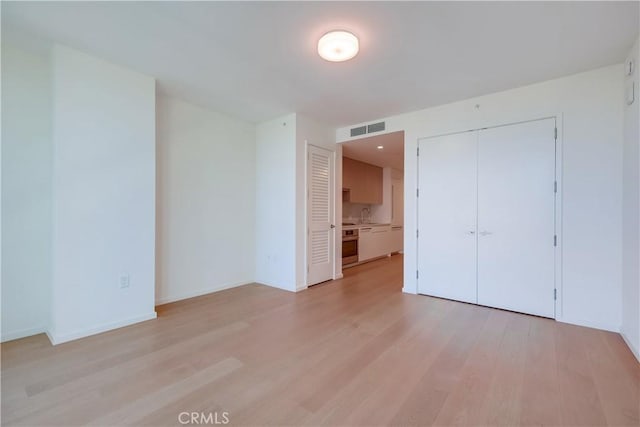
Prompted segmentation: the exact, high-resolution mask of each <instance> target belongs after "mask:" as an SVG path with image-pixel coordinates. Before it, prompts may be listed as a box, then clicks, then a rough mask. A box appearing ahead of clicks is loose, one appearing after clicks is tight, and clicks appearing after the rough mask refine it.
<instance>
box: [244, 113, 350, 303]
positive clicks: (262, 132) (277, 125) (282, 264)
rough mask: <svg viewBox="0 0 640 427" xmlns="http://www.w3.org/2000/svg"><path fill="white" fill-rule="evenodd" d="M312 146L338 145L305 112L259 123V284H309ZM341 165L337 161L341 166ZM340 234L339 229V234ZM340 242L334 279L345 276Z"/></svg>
mask: <svg viewBox="0 0 640 427" xmlns="http://www.w3.org/2000/svg"><path fill="white" fill-rule="evenodd" d="M308 144H312V145H316V146H319V147H323V148H326V149H329V150H331V151H335V149H336V144H335V137H334V133H333V131H332V130H331V129H330V128H328V127H326V126H323V125H321V124H319V123H316V122H315V121H313V120H311V119H309V118H307V117H305V116H303V115H300V114H295V113H294V114H289V115H287V116H284V117H280V118H277V119H274V120H270V121H268V122H264V123H260V124H258V125H257V128H256V274H255V277H256V281H257V282H259V283H263V284H265V285H269V286H274V287H277V288H281V289H286V290H289V291H299V290H302V289H305V288H306V287H307V284H306V281H307V260H306V245H307V243H306V242H307V241H306V238H307V205H306V202H307V197H306V188H307V187H306V185H307V178H306V177H307V145H308ZM336 157H338V156H336ZM336 160H337V159H336ZM338 168H340V169H338ZM341 168H342V165H341V163H339V162H338V161H336V170H341ZM337 175H340V174H337ZM338 188H342V179H341V176H336V189H338ZM340 193H341V192H340ZM341 215H342V211H341V210H340V207H336V218H340V217H341ZM339 232H340V230H339V229H338V228H336V235H337V236H339V235H340V234H339ZM338 240H339V239H336V251H335V253H336V268H335V269H334V277H340V273H339V272H340V271H341V268H342V266H341V264H339V262H340V260H341V258H340V257H341V256H342V251H341V249H342V246H341V243H340V246H338Z"/></svg>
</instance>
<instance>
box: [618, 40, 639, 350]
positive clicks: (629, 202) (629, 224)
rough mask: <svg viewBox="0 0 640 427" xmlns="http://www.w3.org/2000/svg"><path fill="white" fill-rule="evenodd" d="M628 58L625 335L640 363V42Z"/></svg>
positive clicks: (625, 191)
mask: <svg viewBox="0 0 640 427" xmlns="http://www.w3.org/2000/svg"><path fill="white" fill-rule="evenodd" d="M628 58H631V59H633V61H634V63H635V71H634V73H633V74H632V75H631V76H626V77H625V88H627V87H628V85H631V84H633V85H635V98H636V99H635V101H634V102H633V104H631V105H627V103H626V102H624V158H623V159H624V160H623V162H624V164H623V223H622V236H623V242H622V243H623V246H622V253H623V270H622V329H621V332H622V336H623V337H624V339H625V341H626V342H627V343H628V344H629V347H630V348H631V349H632V351H633V352H634V353H635V355H636V357H637V358H638V360H640V133H639V131H638V122H640V108H639V107H638V105H640V99H639V98H640V90H639V89H638V87H639V85H640V73H639V72H638V66H639V65H640V64H639V63H638V61H639V60H640V40H636V43H635V45H634V46H633V49H631V51H630V52H629V55H628ZM625 74H626V73H625ZM625 99H626V98H625Z"/></svg>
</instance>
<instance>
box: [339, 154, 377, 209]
mask: <svg viewBox="0 0 640 427" xmlns="http://www.w3.org/2000/svg"><path fill="white" fill-rule="evenodd" d="M342 188H343V197H342V201H343V202H350V203H365V204H374V205H381V204H382V168H381V167H378V166H374V165H370V164H368V163H364V162H360V161H358V160H354V159H350V158H348V157H343V158H342Z"/></svg>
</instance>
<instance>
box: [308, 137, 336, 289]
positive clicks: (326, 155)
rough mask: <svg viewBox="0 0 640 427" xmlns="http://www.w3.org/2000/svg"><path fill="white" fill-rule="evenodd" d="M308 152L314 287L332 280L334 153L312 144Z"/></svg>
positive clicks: (310, 279) (310, 257)
mask: <svg viewBox="0 0 640 427" xmlns="http://www.w3.org/2000/svg"><path fill="white" fill-rule="evenodd" d="M308 153H309V155H308V165H307V173H308V176H307V183H308V204H307V212H308V226H309V234H308V237H307V242H308V246H307V265H308V275H307V283H308V284H309V285H315V284H316V283H320V282H324V281H327V280H331V279H332V278H333V267H334V259H335V256H334V248H335V244H334V242H335V226H334V224H335V222H334V207H333V205H334V175H335V174H334V153H333V152H331V151H329V150H325V149H323V148H319V147H315V146H313V145H310V146H309V150H308Z"/></svg>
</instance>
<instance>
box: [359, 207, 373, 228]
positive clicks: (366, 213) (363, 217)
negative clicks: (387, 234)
mask: <svg viewBox="0 0 640 427" xmlns="http://www.w3.org/2000/svg"><path fill="white" fill-rule="evenodd" d="M370 222H371V209H369V208H362V211H360V223H362V224H368V223H370Z"/></svg>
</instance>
